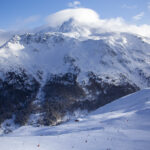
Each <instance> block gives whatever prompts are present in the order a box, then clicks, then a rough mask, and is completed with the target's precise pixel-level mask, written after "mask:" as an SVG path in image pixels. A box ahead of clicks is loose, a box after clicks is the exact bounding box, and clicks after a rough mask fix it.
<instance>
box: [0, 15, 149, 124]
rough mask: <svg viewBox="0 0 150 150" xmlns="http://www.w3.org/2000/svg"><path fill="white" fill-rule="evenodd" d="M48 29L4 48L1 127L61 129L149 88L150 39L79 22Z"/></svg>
mask: <svg viewBox="0 0 150 150" xmlns="http://www.w3.org/2000/svg"><path fill="white" fill-rule="evenodd" d="M49 29H50V30H47V29H45V30H43V31H40V32H36V33H26V34H23V35H15V36H14V37H13V38H11V39H10V40H9V41H8V42H6V43H5V44H4V45H3V46H1V48H0V123H3V122H4V121H5V120H6V119H12V120H13V122H15V123H16V124H20V125H24V124H32V125H41V124H44V125H56V124H58V123H60V122H62V121H63V118H64V116H66V114H68V113H70V114H72V113H73V112H75V111H76V110H78V109H80V110H88V111H91V110H94V109H97V108H98V107H100V106H103V105H105V104H107V103H109V102H111V101H113V100H115V99H117V98H120V97H122V96H125V95H127V94H130V93H133V92H135V91H137V90H139V89H142V88H145V87H150V62H149V60H150V40H149V39H148V38H145V37H142V36H139V35H135V34H131V33H124V32H99V30H98V28H92V27H89V26H86V25H83V24H81V23H78V22H77V21H76V20H74V18H69V19H68V20H67V21H66V20H65V21H64V22H62V24H60V26H58V27H57V28H55V29H54V28H53V27H51V28H49ZM53 29H54V30H53ZM32 118H34V120H33V119H32Z"/></svg>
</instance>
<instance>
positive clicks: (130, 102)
mask: <svg viewBox="0 0 150 150" xmlns="http://www.w3.org/2000/svg"><path fill="white" fill-rule="evenodd" d="M149 115H150V89H144V90H142V91H139V92H137V93H135V94H131V95H128V96H125V97H123V98H120V99H118V100H116V101H114V102H112V103H110V104H108V105H105V106H104V107H101V108H100V109H98V110H96V111H95V112H92V113H91V114H89V115H88V116H86V117H85V116H83V117H79V118H77V119H78V120H79V121H78V122H76V121H74V120H72V121H70V122H68V123H64V124H62V125H59V126H54V127H37V128H35V127H30V126H24V127H21V128H18V129H17V130H15V131H14V132H13V133H11V134H8V135H7V136H6V135H5V137H0V146H1V149H2V150H36V149H40V150H50V149H53V150H60V149H61V150H62V149H63V150H70V149H75V150H91V149H93V150H108V149H109V150H113V149H115V150H133V149H137V150H146V149H149V147H150V117H149ZM8 143H9V144H8Z"/></svg>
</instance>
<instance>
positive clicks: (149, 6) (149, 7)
mask: <svg viewBox="0 0 150 150" xmlns="http://www.w3.org/2000/svg"><path fill="white" fill-rule="evenodd" d="M147 8H148V9H149V10H150V2H148V4H147Z"/></svg>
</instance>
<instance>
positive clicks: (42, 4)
mask: <svg viewBox="0 0 150 150" xmlns="http://www.w3.org/2000/svg"><path fill="white" fill-rule="evenodd" d="M0 6H1V7H0V19H1V21H0V29H4V30H8V29H9V30H12V29H16V28H20V29H21V28H33V27H37V26H40V25H43V24H44V23H45V18H46V17H47V16H48V15H50V14H52V13H55V12H57V11H60V10H63V9H67V8H69V7H85V8H90V9H93V10H94V11H96V12H97V13H98V14H99V15H100V18H102V19H110V18H116V17H122V18H123V19H124V20H125V21H126V22H128V23H132V24H137V25H140V24H150V0H80V1H78V2H76V3H75V2H74V1H71V0H0Z"/></svg>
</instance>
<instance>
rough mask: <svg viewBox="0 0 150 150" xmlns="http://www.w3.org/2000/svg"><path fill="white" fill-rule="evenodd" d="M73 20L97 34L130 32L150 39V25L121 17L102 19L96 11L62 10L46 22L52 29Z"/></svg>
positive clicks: (50, 16)
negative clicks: (94, 29)
mask: <svg viewBox="0 0 150 150" xmlns="http://www.w3.org/2000/svg"><path fill="white" fill-rule="evenodd" d="M71 18H72V19H74V20H75V22H76V24H78V25H79V26H82V27H87V28H89V29H90V28H96V29H97V32H105V31H107V32H129V33H134V34H139V35H142V36H148V37H150V25H147V24H143V25H136V24H129V23H127V22H126V21H125V20H124V19H123V18H121V17H117V18H109V19H107V18H106V19H102V18H100V16H99V15H98V14H97V13H96V12H95V11H94V10H92V9H88V8H72V9H65V10H61V11H59V12H56V13H54V14H51V15H49V16H48V17H47V18H46V21H47V23H48V24H49V26H51V27H59V26H61V25H62V23H63V22H65V21H67V20H69V19H71Z"/></svg>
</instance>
